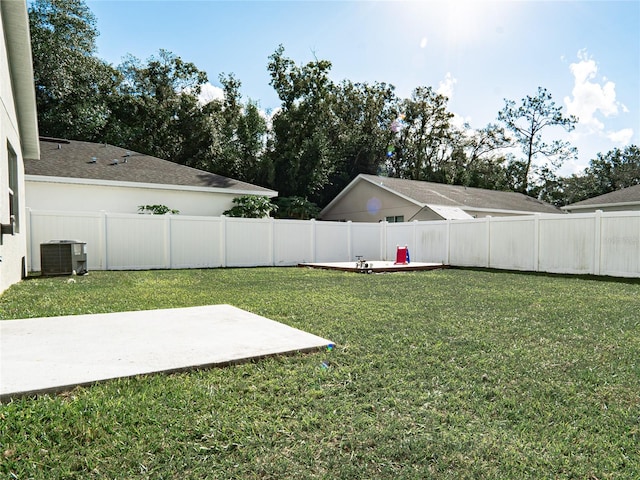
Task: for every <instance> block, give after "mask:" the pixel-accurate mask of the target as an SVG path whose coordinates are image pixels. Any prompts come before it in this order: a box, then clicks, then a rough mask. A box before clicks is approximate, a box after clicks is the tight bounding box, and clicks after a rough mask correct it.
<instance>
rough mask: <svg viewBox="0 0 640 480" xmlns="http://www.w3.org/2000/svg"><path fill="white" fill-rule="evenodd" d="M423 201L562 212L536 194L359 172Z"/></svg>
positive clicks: (450, 205) (500, 208)
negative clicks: (533, 195)
mask: <svg viewBox="0 0 640 480" xmlns="http://www.w3.org/2000/svg"><path fill="white" fill-rule="evenodd" d="M360 176H361V177H363V178H364V179H366V180H368V181H370V182H372V183H375V184H377V185H382V186H384V187H386V188H388V189H389V190H393V191H394V192H397V193H399V194H401V195H404V196H405V197H408V198H411V199H413V200H414V201H415V202H417V203H420V204H423V205H444V206H449V207H472V208H483V209H495V210H511V211H521V212H534V213H562V211H561V210H559V209H558V208H556V207H554V206H553V205H550V204H548V203H545V202H542V201H540V200H537V199H535V198H532V197H529V196H527V195H523V194H521V193H515V192H503V191H497V190H486V189H483V188H473V187H464V186H461V185H447V184H443V183H432V182H422V181H418V180H405V179H401V178H390V177H378V176H376V175H365V174H362V175H360Z"/></svg>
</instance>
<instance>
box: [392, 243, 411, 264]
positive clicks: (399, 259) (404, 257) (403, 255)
mask: <svg viewBox="0 0 640 480" xmlns="http://www.w3.org/2000/svg"><path fill="white" fill-rule="evenodd" d="M409 262H410V260H409V248H408V247H407V246H406V245H405V246H404V247H396V261H395V262H394V265H407V264H408V263H409Z"/></svg>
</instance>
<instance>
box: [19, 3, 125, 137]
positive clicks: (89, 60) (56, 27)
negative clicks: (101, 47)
mask: <svg viewBox="0 0 640 480" xmlns="http://www.w3.org/2000/svg"><path fill="white" fill-rule="evenodd" d="M29 28H30V31H31V46H32V56H33V70H34V82H35V91H36V104H37V109H38V124H39V129H40V133H41V134H42V135H47V136H55V137H63V138H72V139H81V140H103V139H102V138H101V136H102V133H103V129H104V127H105V125H106V124H107V122H108V120H109V117H110V116H111V114H112V112H111V110H110V108H109V97H110V96H111V95H114V94H115V91H116V87H117V85H118V84H119V82H120V80H121V78H120V75H119V73H118V71H117V70H116V69H114V68H113V67H112V66H111V65H108V64H107V63H106V62H104V61H102V60H100V59H99V58H97V57H96V56H95V53H96V38H97V36H98V30H97V28H96V19H95V16H94V15H93V13H92V12H91V10H89V8H88V7H87V6H86V4H85V3H84V1H82V0H34V1H33V2H32V3H31V5H30V8H29Z"/></svg>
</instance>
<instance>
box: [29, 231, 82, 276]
mask: <svg viewBox="0 0 640 480" xmlns="http://www.w3.org/2000/svg"><path fill="white" fill-rule="evenodd" d="M40 272H41V273H42V275H84V274H86V273H87V244H86V243H84V242H79V241H77V240H51V241H49V242H46V243H41V244H40Z"/></svg>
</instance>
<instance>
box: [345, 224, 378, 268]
mask: <svg viewBox="0 0 640 480" xmlns="http://www.w3.org/2000/svg"><path fill="white" fill-rule="evenodd" d="M351 251H352V258H350V259H349V260H355V257H356V256H357V255H361V256H362V258H364V259H366V260H378V259H380V252H382V233H381V228H380V224H378V223H352V224H351Z"/></svg>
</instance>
